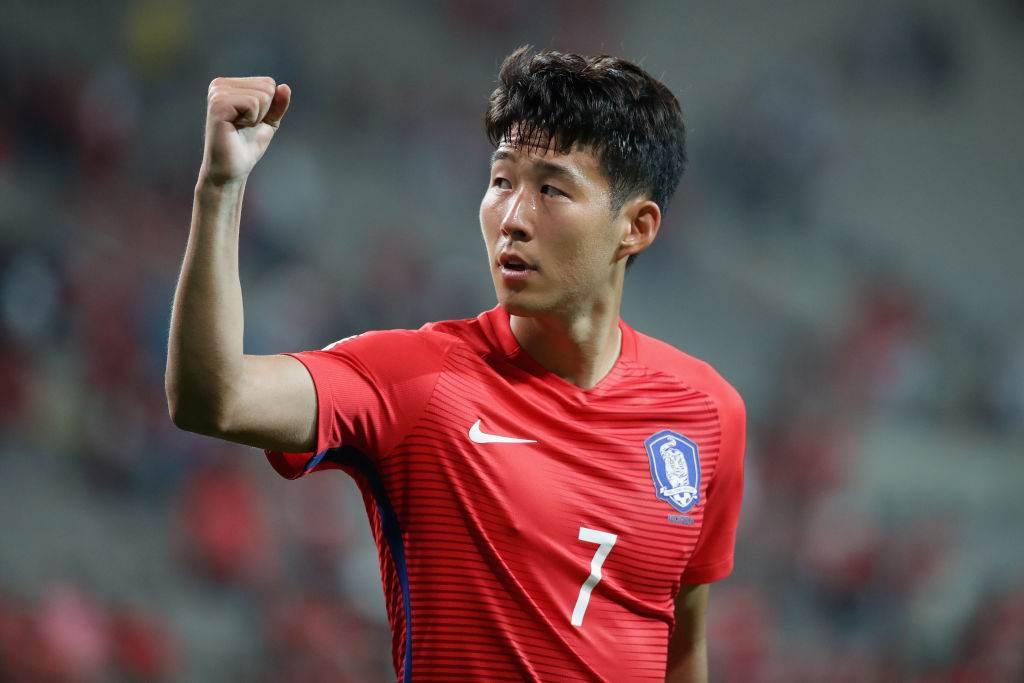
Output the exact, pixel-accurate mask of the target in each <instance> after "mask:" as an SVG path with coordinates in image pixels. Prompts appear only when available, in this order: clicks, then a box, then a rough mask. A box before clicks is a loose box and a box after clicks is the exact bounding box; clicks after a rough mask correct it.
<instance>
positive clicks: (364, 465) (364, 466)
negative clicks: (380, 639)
mask: <svg viewBox="0 0 1024 683" xmlns="http://www.w3.org/2000/svg"><path fill="white" fill-rule="evenodd" d="M324 458H327V459H328V460H330V461H332V462H334V463H336V464H338V465H346V466H351V467H354V468H355V469H356V470H358V471H359V472H360V473H362V475H363V476H364V477H365V478H366V482H367V484H369V486H370V491H371V493H372V494H373V499H374V500H375V501H376V503H377V511H378V512H379V514H380V524H381V530H382V531H383V533H384V539H385V541H387V544H388V551H389V552H390V553H391V559H392V560H393V561H394V563H395V571H397V572H398V582H399V584H400V585H401V587H402V609H403V610H404V611H405V658H404V660H403V663H402V683H412V609H411V603H410V600H409V570H408V568H407V566H406V562H405V543H404V541H403V540H402V529H401V527H400V526H399V525H398V516H397V515H396V514H395V509H394V507H393V506H392V505H391V499H390V498H389V497H388V493H387V490H385V488H384V480H383V479H381V477H380V473H379V472H378V471H377V467H376V466H375V465H374V464H373V461H372V460H370V458H368V457H367V456H366V454H364V453H363V452H362V451H360V450H358V449H356V448H353V447H351V446H342V447H340V448H332V449H329V450H326V451H323V452H322V453H318V454H317V455H316V456H315V457H313V458H311V459H310V460H309V462H308V463H306V468H305V471H306V472H308V471H309V470H311V469H313V468H314V467H316V466H317V465H319V464H320V462H321V461H322V460H324Z"/></svg>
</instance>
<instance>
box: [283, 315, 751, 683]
mask: <svg viewBox="0 0 1024 683" xmlns="http://www.w3.org/2000/svg"><path fill="white" fill-rule="evenodd" d="M619 326H620V328H621V330H622V350H621V354H620V357H619V359H618V361H617V362H616V364H615V366H614V368H613V369H612V370H611V372H610V373H609V374H608V375H607V376H606V377H605V378H604V379H603V380H601V382H600V383H599V384H598V385H597V386H595V387H593V388H591V389H587V390H584V389H580V388H579V387H577V386H575V385H573V384H570V383H569V382H567V381H565V380H563V379H561V378H560V377H558V376H556V375H554V374H552V373H550V372H548V371H547V370H545V369H544V368H543V367H541V366H540V365H539V364H538V363H536V362H535V361H534V360H533V359H531V358H530V357H529V356H528V355H527V354H526V353H525V352H524V351H523V350H522V349H521V348H520V347H519V344H518V342H517V341H516V339H515V337H514V336H513V334H512V331H511V329H510V326H509V318H508V315H507V314H506V313H505V312H504V311H503V310H502V309H501V308H495V309H493V310H491V311H488V312H486V313H483V314H481V315H480V316H479V317H477V318H475V319H471V320H460V321H449V322H440V323H431V324H428V325H425V326H424V327H422V328H421V329H419V330H415V331H411V330H393V331H385V332H371V333H367V334H363V335H359V336H357V337H352V338H349V339H346V340H342V341H341V342H338V343H336V344H334V345H332V346H330V347H328V348H327V349H324V350H322V351H312V352H307V353H300V354H296V355H295V357H296V358H298V359H299V360H300V361H302V363H304V364H305V366H306V367H307V368H308V369H309V372H310V374H311V375H312V377H313V381H314V384H315V385H316V392H317V399H318V402H319V403H318V404H319V407H318V419H319V423H318V430H317V446H316V451H315V453H312V454H310V453H306V454H294V453H278V452H271V453H268V457H269V459H270V462H271V464H272V465H273V466H274V468H275V469H276V470H277V471H278V472H279V473H280V474H282V475H283V476H285V477H289V478H294V477H298V476H301V475H303V474H305V473H307V472H311V471H314V470H319V469H327V468H340V469H342V470H344V471H346V472H347V473H349V474H350V475H351V476H352V477H353V478H354V479H355V480H356V482H357V483H358V485H359V488H360V490H361V491H362V494H363V498H364V501H365V503H366V509H367V514H368V516H369V519H370V524H371V527H372V530H373V535H374V538H375V539H376V542H377V547H378V549H379V554H380V566H381V575H382V578H383V585H384V594H385V599H386V604H387V611H388V618H389V620H390V622H391V628H392V633H393V656H394V661H395V670H396V672H397V675H398V679H399V680H401V681H458V680H467V681H503V680H505V681H513V680H514V681H521V680H529V681H594V680H601V681H615V682H620V681H663V680H664V676H665V664H666V655H667V650H668V639H669V634H670V633H671V631H672V628H673V610H674V600H675V597H676V593H677V592H678V590H679V587H680V584H682V583H687V584H695V583H707V582H711V581H716V580H718V579H721V578H722V577H724V576H725V575H726V574H728V573H729V572H730V571H731V569H732V561H733V559H732V558H733V545H734V540H735V533H736V523H737V519H738V516H739V508H740V498H741V490H742V479H743V449H744V434H745V414H744V407H743V403H742V401H741V399H740V397H739V395H738V394H737V393H736V391H735V390H734V389H733V388H732V387H731V386H729V385H728V384H727V383H726V382H725V380H723V379H722V378H721V377H720V376H719V375H718V374H717V373H716V372H715V371H714V370H713V369H712V368H711V367H710V366H708V365H707V364H706V363H703V362H701V361H699V360H696V359H694V358H692V357H690V356H688V355H686V354H684V353H682V352H680V351H678V350H676V349H674V348H672V347H671V346H669V345H667V344H664V343H662V342H659V341H657V340H655V339H652V338H650V337H647V336H645V335H642V334H639V333H637V332H635V331H634V330H632V329H631V328H630V327H629V326H628V325H626V324H625V323H623V322H620V323H619Z"/></svg>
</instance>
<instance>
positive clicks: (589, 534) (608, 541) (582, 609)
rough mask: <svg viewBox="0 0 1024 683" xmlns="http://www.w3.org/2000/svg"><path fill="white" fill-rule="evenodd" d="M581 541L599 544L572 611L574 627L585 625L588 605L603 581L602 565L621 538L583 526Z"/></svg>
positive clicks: (581, 528)
mask: <svg viewBox="0 0 1024 683" xmlns="http://www.w3.org/2000/svg"><path fill="white" fill-rule="evenodd" d="M580 540H581V541H586V542H587V543H597V544H598V548H597V552H595V553H594V559H592V560H591V561H590V576H588V577H587V580H586V581H584V582H583V585H582V586H580V597H578V598H576V607H575V608H573V610H572V621H571V623H572V625H573V626H582V625H583V615H584V614H586V612H587V605H589V604H590V594H591V593H592V592H593V591H594V586H596V585H597V584H598V582H599V581H600V580H601V565H603V564H604V561H605V560H606V559H607V558H608V553H610V552H611V551H612V546H613V545H615V541H617V540H619V537H618V536H616V535H615V534H610V533H608V532H607V531H598V530H596V529H588V528H586V527H582V526H581V527H580Z"/></svg>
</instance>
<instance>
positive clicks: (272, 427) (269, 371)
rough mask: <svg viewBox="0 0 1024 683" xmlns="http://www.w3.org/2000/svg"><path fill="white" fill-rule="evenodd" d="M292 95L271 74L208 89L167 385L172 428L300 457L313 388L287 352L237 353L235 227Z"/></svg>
mask: <svg viewBox="0 0 1024 683" xmlns="http://www.w3.org/2000/svg"><path fill="white" fill-rule="evenodd" d="M290 100H291V89H290V88H289V87H288V86H287V85H277V84H276V83H275V82H274V80H273V79H272V78H218V79H216V80H214V81H213V82H212V83H211V84H210V89H209V93H208V97H207V110H206V144H205V148H204V151H203V165H202V167H201V169H200V172H199V181H198V182H197V183H196V191H195V200H194V204H193V208H192V228H191V231H190V233H189V238H188V246H187V247H186V251H185V261H184V263H183V265H182V268H181V275H180V277H179V279H178V288H177V291H176V292H175V297H174V309H173V312H172V314H171V334H170V340H169V343H168V349H167V371H166V375H165V383H166V390H167V406H168V409H169V411H170V414H171V418H172V419H173V420H174V423H175V424H176V425H177V426H179V427H181V428H182V429H186V430H189V431H193V432H198V433H200V434H208V435H210V436H216V437H219V438H222V439H228V440H231V441H237V442H239V443H245V444H249V445H252V446H257V447H260V448H273V449H280V450H288V451H296V452H304V451H308V450H310V449H312V448H313V446H314V442H315V435H316V391H315V389H314V387H313V381H312V379H311V378H310V376H309V373H307V372H306V369H305V368H304V367H303V366H302V364H301V363H300V362H299V361H297V360H295V359H294V358H291V357H288V356H248V355H244V354H243V351H242V337H243V328H244V324H243V314H242V287H241V283H240V281H239V277H238V229H239V218H240V216H241V210H242V196H243V194H244V191H245V183H246V180H247V179H248V177H249V173H250V172H251V171H252V169H253V167H254V166H255V165H256V162H258V161H259V160H260V158H261V157H262V156H263V153H264V152H265V151H266V149H267V146H268V145H269V144H270V140H271V139H272V138H273V136H274V134H275V133H276V132H277V129H278V126H279V125H280V123H281V119H282V117H284V114H285V111H287V109H288V104H289V102H290Z"/></svg>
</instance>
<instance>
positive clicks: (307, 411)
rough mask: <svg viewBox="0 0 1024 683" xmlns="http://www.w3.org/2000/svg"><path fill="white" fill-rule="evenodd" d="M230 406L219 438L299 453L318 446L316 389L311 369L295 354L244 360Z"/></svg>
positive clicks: (249, 357)
mask: <svg viewBox="0 0 1024 683" xmlns="http://www.w3.org/2000/svg"><path fill="white" fill-rule="evenodd" d="M230 406H231V407H230V410H229V411H228V412H227V414H226V415H225V416H224V419H223V423H222V424H220V425H218V426H217V431H218V433H217V434H214V436H218V437H220V438H223V439H229V440H231V441H236V442H238V443H244V444H248V445H250V446H256V447H257V448H265V449H274V450H285V451H291V452H295V453H304V452H308V451H310V450H312V449H313V448H314V447H315V445H316V428H317V397H316V388H315V387H314V385H313V378H312V377H310V375H309V371H308V370H306V367H305V366H304V365H303V364H302V363H301V362H300V361H298V360H297V359H295V358H293V357H291V356H284V355H280V356H250V355H247V356H244V358H243V361H242V379H241V382H240V383H239V386H238V388H237V390H236V392H235V395H234V396H233V397H232V401H231V403H230Z"/></svg>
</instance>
